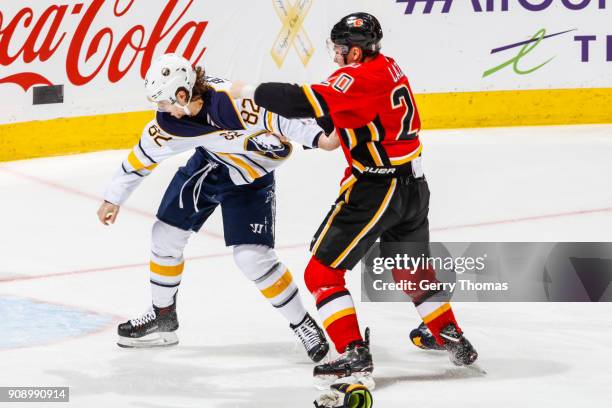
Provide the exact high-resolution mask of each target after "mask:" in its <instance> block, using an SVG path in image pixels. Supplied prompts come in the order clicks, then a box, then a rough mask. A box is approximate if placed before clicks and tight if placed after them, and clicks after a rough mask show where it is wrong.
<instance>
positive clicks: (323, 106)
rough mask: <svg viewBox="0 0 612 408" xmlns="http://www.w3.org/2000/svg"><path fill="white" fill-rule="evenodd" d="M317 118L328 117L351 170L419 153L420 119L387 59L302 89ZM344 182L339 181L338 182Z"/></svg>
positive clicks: (372, 169) (375, 169)
mask: <svg viewBox="0 0 612 408" xmlns="http://www.w3.org/2000/svg"><path fill="white" fill-rule="evenodd" d="M303 89H304V92H305V93H306V96H307V97H308V100H309V101H310V104H311V105H312V107H313V109H314V111H315V114H316V115H317V116H324V115H326V114H329V115H331V118H332V120H333V122H334V125H335V126H336V131H337V132H338V135H339V136H340V139H341V140H342V148H343V150H344V154H345V156H346V159H347V161H348V163H349V168H348V169H347V172H346V177H345V179H344V180H343V181H344V182H346V181H348V180H347V179H348V178H349V177H350V175H351V173H352V174H354V175H355V176H359V174H363V173H379V174H380V173H381V172H383V174H384V169H381V168H391V167H397V166H401V165H404V164H406V163H408V162H410V161H411V160H413V159H414V158H416V157H418V156H419V155H420V153H421V143H420V141H419V130H420V129H421V120H420V118H419V113H418V111H417V108H416V104H415V101H414V96H413V94H412V90H411V89H410V84H409V83H408V79H407V78H406V76H405V75H404V73H403V72H402V70H401V69H400V67H399V66H398V65H397V63H396V62H395V61H394V60H393V59H392V58H389V57H386V56H384V55H382V54H379V55H378V56H377V57H376V58H374V59H373V60H372V61H369V62H365V63H362V64H352V65H348V66H345V67H342V68H340V69H339V70H337V71H336V72H335V73H334V74H333V75H332V76H330V77H329V79H328V80H327V81H325V82H323V83H321V84H317V85H310V86H308V85H305V86H304V87H303ZM343 184H344V183H343Z"/></svg>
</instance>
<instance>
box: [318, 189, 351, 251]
mask: <svg viewBox="0 0 612 408" xmlns="http://www.w3.org/2000/svg"><path fill="white" fill-rule="evenodd" d="M343 205H344V201H340V202H339V203H338V204H336V209H335V210H334V212H333V213H332V215H331V216H330V217H329V219H328V220H327V224H325V228H323V231H321V235H319V239H317V242H315V244H314V246H313V247H312V254H313V255H316V253H317V249H319V245H321V241H323V238H324V237H325V234H327V230H329V227H330V226H331V224H332V222H333V221H334V218H336V215H338V213H339V212H340V210H341V209H342V206H343Z"/></svg>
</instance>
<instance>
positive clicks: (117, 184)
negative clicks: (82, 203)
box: [104, 77, 323, 205]
mask: <svg viewBox="0 0 612 408" xmlns="http://www.w3.org/2000/svg"><path fill="white" fill-rule="evenodd" d="M207 80H208V81H209V83H210V84H211V85H212V86H213V88H214V90H213V91H210V92H207V93H206V95H205V97H204V107H203V108H202V110H201V111H200V112H199V113H198V114H197V115H196V116H191V117H183V118H182V119H176V118H174V117H172V116H171V115H170V114H168V113H162V112H157V114H156V117H155V119H153V120H152V121H151V122H149V123H148V124H147V125H146V126H145V128H144V131H143V133H142V136H141V138H140V140H139V141H138V143H137V144H136V145H135V146H134V148H133V149H132V150H131V151H130V153H129V155H128V157H127V159H126V160H124V161H123V163H122V164H121V168H120V169H119V170H118V172H117V173H116V175H115V177H114V178H113V179H112V181H111V183H110V185H109V186H108V187H107V189H106V193H105V195H104V199H105V200H106V201H108V202H111V203H113V204H117V205H121V204H123V203H124V202H125V200H127V198H128V197H129V196H130V194H131V193H132V191H134V190H135V189H136V187H138V185H139V184H140V182H141V181H142V179H143V178H144V177H145V176H147V175H149V174H150V173H151V172H152V171H153V169H155V167H157V165H158V164H159V163H161V162H162V161H163V160H165V159H167V158H168V157H170V156H173V155H176V154H179V153H182V152H185V151H188V150H192V149H195V148H203V149H205V150H206V151H207V152H208V153H209V154H210V156H211V157H212V158H213V159H215V161H217V162H218V164H220V165H223V166H226V167H227V168H228V170H229V174H230V177H231V179H232V181H233V182H234V184H236V185H241V184H248V183H251V182H253V181H254V180H256V179H257V178H259V177H262V176H264V175H266V174H268V173H269V172H271V171H273V170H274V169H275V168H276V167H278V166H279V165H281V164H282V163H283V162H284V161H285V160H286V159H287V158H288V157H289V156H290V155H291V151H292V145H291V143H286V142H282V141H281V140H280V139H279V138H278V137H277V136H275V135H282V136H284V137H286V138H287V139H290V140H293V141H295V142H296V143H299V144H301V145H304V146H306V147H316V143H317V142H316V140H317V139H318V137H319V136H320V135H321V134H322V132H323V131H322V130H321V128H320V127H319V126H317V124H316V122H314V121H304V120H299V119H291V120H290V119H286V118H284V117H281V116H278V115H276V114H274V113H271V112H268V111H266V110H265V109H263V108H260V107H259V106H257V105H255V104H254V102H253V101H252V100H251V99H237V100H234V99H232V98H231V97H230V96H229V94H228V92H227V90H229V87H230V86H231V83H230V82H228V81H225V80H222V79H218V78H210V77H209V78H207Z"/></svg>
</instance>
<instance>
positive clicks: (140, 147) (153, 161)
mask: <svg viewBox="0 0 612 408" xmlns="http://www.w3.org/2000/svg"><path fill="white" fill-rule="evenodd" d="M138 148H139V149H140V151H141V152H142V154H143V156H145V157H146V158H147V159H149V161H150V162H151V163H157V162H156V161H155V160H153V159H152V158H151V156H149V155H148V154H147V152H145V150H144V149H143V148H142V140H139V141H138Z"/></svg>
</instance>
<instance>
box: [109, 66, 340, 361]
mask: <svg viewBox="0 0 612 408" xmlns="http://www.w3.org/2000/svg"><path fill="white" fill-rule="evenodd" d="M230 86H231V84H230V83H229V82H227V81H225V80H222V79H217V78H208V77H206V78H205V77H204V72H203V70H202V69H200V68H197V69H196V70H194V69H193V68H192V66H191V64H190V63H189V61H187V60H186V59H184V58H182V57H180V56H178V55H175V54H167V55H164V56H162V57H160V58H158V59H157V60H156V61H155V62H154V63H153V64H152V66H151V68H150V69H149V71H148V73H147V76H146V80H145V87H146V90H147V94H148V98H149V100H150V101H152V102H153V103H154V104H155V105H156V107H157V109H158V112H157V114H156V117H155V119H154V120H152V121H151V122H149V123H148V124H147V125H146V126H145V129H144V131H143V134H142V137H141V138H140V140H139V142H138V144H137V145H136V146H134V148H133V149H132V151H131V152H130V153H129V155H128V157H127V159H126V160H125V161H124V162H123V163H122V164H121V168H120V169H119V170H118V172H117V174H116V175H115V176H114V178H113V179H112V181H111V182H110V184H109V186H108V187H107V189H106V192H105V195H104V200H105V201H104V202H103V203H102V205H101V206H100V209H99V210H98V217H99V219H100V221H101V222H103V223H104V224H106V225H108V224H109V223H114V222H115V219H116V217H117V214H118V212H119V209H120V206H121V205H122V204H123V203H124V202H125V201H126V200H127V199H128V197H129V196H130V194H131V193H132V192H133V191H134V190H135V189H136V188H137V187H138V185H139V184H140V183H141V181H142V180H143V178H144V177H146V176H148V175H149V174H150V173H151V172H152V171H153V169H155V167H156V166H157V165H158V164H159V163H160V162H161V161H163V160H164V159H166V158H168V157H170V156H172V155H175V154H178V153H181V152H184V151H187V150H191V149H194V148H195V150H196V151H195V153H194V154H193V156H192V157H191V158H190V159H189V161H188V162H187V164H186V165H185V166H184V167H181V168H180V169H179V170H178V171H177V173H176V175H175V176H174V178H173V180H172V181H171V183H170V185H169V186H168V188H167V190H166V193H165V195H164V197H163V199H162V202H161V205H160V207H159V210H158V213H157V221H156V222H155V223H154V225H153V230H152V242H151V261H150V282H151V290H152V307H151V309H150V310H149V311H148V312H147V313H146V314H144V315H143V316H141V317H139V318H135V319H131V320H129V321H128V322H125V323H123V324H121V325H119V327H118V334H119V342H118V345H119V346H122V347H152V346H169V345H174V344H177V343H178V338H177V336H176V333H175V331H176V330H177V329H178V320H177V315H176V295H177V291H178V287H179V284H180V282H181V276H182V273H183V269H184V265H185V262H184V259H183V250H184V248H185V246H186V244H187V241H188V239H189V237H190V236H191V235H192V234H193V233H195V232H197V231H198V230H199V229H200V228H201V227H202V225H203V224H204V222H205V221H206V219H207V218H208V217H209V216H210V215H211V214H212V213H213V211H214V210H215V208H217V207H218V206H221V210H222V215H223V227H224V236H225V243H226V245H227V246H232V247H233V255H234V261H235V263H236V265H237V266H238V268H239V269H240V270H241V271H242V272H243V273H244V274H245V275H246V277H247V278H248V279H250V280H251V281H253V282H254V284H255V285H256V287H257V288H258V289H259V290H260V291H261V293H262V294H263V295H264V297H266V298H267V299H268V300H269V302H270V303H271V304H272V305H273V306H274V307H275V308H277V309H278V310H279V311H280V312H281V314H282V315H283V316H284V317H285V318H286V319H287V320H288V321H289V323H290V327H291V328H292V329H293V331H294V332H295V334H296V335H297V336H298V337H299V339H300V340H301V341H302V343H303V345H304V347H305V349H306V351H307V353H308V355H309V357H310V358H311V359H312V360H313V361H315V362H318V361H320V360H321V359H323V357H324V356H325V355H326V354H327V352H328V350H329V345H328V343H327V340H326V338H325V335H324V333H323V331H322V330H321V328H320V327H319V326H318V325H317V323H316V322H315V321H314V319H312V317H311V316H310V315H309V314H308V313H307V312H306V310H305V308H304V306H303V304H302V301H301V297H300V295H299V293H298V288H297V286H296V284H295V282H294V281H293V277H292V275H291V273H290V272H289V270H288V269H287V267H286V266H285V265H283V263H282V262H281V261H280V260H279V259H278V257H277V255H276V253H275V251H274V249H273V248H274V221H275V220H274V219H275V191H274V172H273V171H274V169H275V168H276V167H278V166H279V165H280V164H282V163H283V162H284V161H285V160H286V159H287V158H288V157H289V156H290V154H291V151H292V145H291V143H290V142H288V141H287V140H286V139H290V140H293V141H295V142H297V143H299V144H302V145H304V146H306V147H321V148H323V149H325V150H332V149H334V148H336V147H337V146H338V145H339V141H338V139H337V138H336V137H335V134H332V135H330V136H327V135H325V133H324V132H323V131H322V130H321V128H320V127H318V126H317V125H316V123H314V122H312V123H309V122H304V121H300V120H288V119H285V118H283V117H280V116H278V115H276V114H273V113H271V112H267V111H266V110H265V109H262V108H259V107H258V106H256V105H255V104H254V103H253V101H252V100H250V99H240V100H233V99H231V97H230V96H229V94H228V92H227V90H228V89H229V87H230ZM276 135H280V136H281V138H282V140H281V138H279V137H277V136H276Z"/></svg>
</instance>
